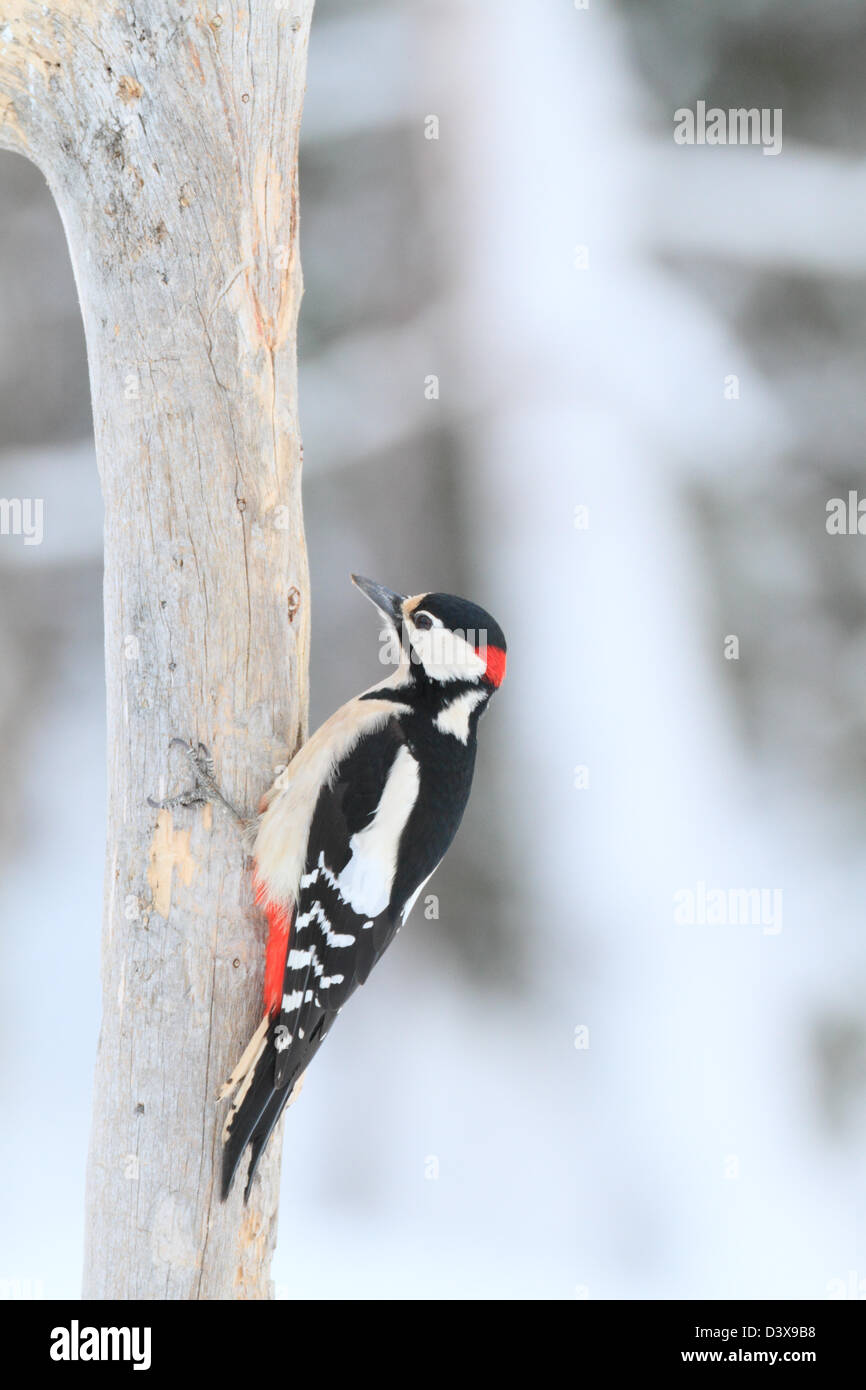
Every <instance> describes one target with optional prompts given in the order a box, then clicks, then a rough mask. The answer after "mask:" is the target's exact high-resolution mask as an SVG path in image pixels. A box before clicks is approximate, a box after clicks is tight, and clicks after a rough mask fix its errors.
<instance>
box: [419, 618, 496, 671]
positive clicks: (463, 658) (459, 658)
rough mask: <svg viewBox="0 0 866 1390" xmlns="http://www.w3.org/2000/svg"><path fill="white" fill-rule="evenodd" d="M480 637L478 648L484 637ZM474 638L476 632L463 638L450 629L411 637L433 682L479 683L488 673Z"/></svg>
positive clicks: (444, 628) (484, 658)
mask: <svg viewBox="0 0 866 1390" xmlns="http://www.w3.org/2000/svg"><path fill="white" fill-rule="evenodd" d="M477 637H478V644H479V646H482V644H483V642H484V633H483V632H482V633H478V634H477ZM475 638H476V633H474V632H469V633H467V634H466V636H465V637H464V636H463V635H462V634H461V633H459V632H452V631H451V630H450V629H449V628H447V627H431V628H427V629H426V630H425V629H422V630H420V631H419V630H418V629H417V628H416V629H415V630H414V631H413V633H412V646H413V647H414V649H415V654H416V656H417V657H418V660H419V661H420V662H421V664H422V666H423V667H424V670H425V671H426V672H427V674H428V676H430V678H431V680H436V681H443V682H447V681H476V680H480V678H481V677H482V676H483V675H484V674H485V672H486V670H487V658H486V656H479V654H478V652H477V651H476V650H475ZM467 639H472V640H467ZM482 649H483V647H482Z"/></svg>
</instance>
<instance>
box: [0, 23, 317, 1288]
mask: <svg viewBox="0 0 866 1390" xmlns="http://www.w3.org/2000/svg"><path fill="white" fill-rule="evenodd" d="M312 8H313V0H292V3H291V5H289V4H288V3H281V0H249V3H247V4H240V3H239V4H236V5H231V4H227V3H226V2H225V0H214V3H213V4H212V5H209V6H207V7H199V6H197V5H194V4H183V3H180V0H178V3H176V4H172V5H164V4H159V3H157V0H136V4H135V7H134V11H133V7H132V6H122V7H121V6H117V5H103V4H99V3H97V2H96V0H59V3H57V4H55V5H52V6H51V7H50V8H47V7H45V6H43V5H42V4H41V3H32V0H0V143H2V144H3V145H6V146H7V147H9V148H12V149H15V150H18V151H20V152H21V153H23V154H25V155H27V156H28V157H30V158H31V159H33V160H34V161H35V162H36V163H37V164H38V165H39V167H40V168H41V169H42V171H43V172H44V174H45V176H46V178H47V179H48V182H49V185H50V187H51V189H52V191H53V193H54V196H55V198H56V200H57V203H58V206H59V208H60V212H61V216H62V218H63V222H64V226H65V228H66V234H67V237H68V240H69V245H70V250H71V255H72V263H73V267H74V270H75V276H76V281H77V284H78V289H79V294H80V298H81V304H82V311H83V315H84V325H85V331H86V336H87V347H88V357H89V362H90V376H91V389H92V397H93V414H94V426H95V433H96V447H97V454H98V458H99V466H100V473H101V477H102V486H103V494H104V499H105V651H106V658H105V659H106V677H107V691H108V851H107V871H106V900H105V923H104V941H103V990H104V995H103V1022H102V1032H101V1037H100V1043H99V1054H98V1060H97V1068H96V1086H95V1097H94V1124H93V1135H92V1141H91V1152H90V1163H89V1171H88V1194H87V1222H86V1269H85V1281H84V1291H85V1296H87V1297H91V1298H158V1299H163V1298H169V1299H198V1298H265V1297H268V1296H269V1293H270V1284H269V1263H270V1256H271V1253H272V1250H273V1246H274V1241H275V1237H276V1208H277V1187H278V1173H279V1144H278V1143H274V1144H272V1145H271V1148H270V1152H269V1154H268V1156H267V1158H266V1160H265V1162H264V1163H263V1166H262V1178H261V1181H260V1182H259V1181H258V1180H257V1181H256V1184H255V1186H254V1190H253V1195H252V1197H251V1199H250V1203H249V1206H248V1207H247V1208H246V1209H244V1208H243V1206H242V1202H241V1188H242V1186H243V1184H242V1183H239V1184H237V1186H236V1190H235V1191H234V1193H233V1194H232V1198H231V1200H230V1201H229V1202H228V1203H226V1204H225V1205H222V1204H221V1203H220V1201H219V1192H218V1159H219V1150H220V1128H221V1124H222V1120H223V1107H222V1106H218V1105H217V1102H216V1092H217V1089H218V1087H219V1085H220V1083H221V1081H222V1080H223V1079H224V1078H225V1077H226V1076H227V1075H228V1073H229V1071H230V1069H231V1067H232V1065H233V1064H234V1063H235V1062H236V1061H237V1059H238V1056H239V1054H240V1052H241V1051H242V1050H243V1047H244V1045H245V1044H246V1042H247V1040H248V1037H249V1035H250V1033H251V1032H252V1030H253V1028H254V1027H255V1025H256V1023H257V1022H258V1019H259V1017H260V1010H261V974H262V960H263V928H262V926H261V924H260V923H259V921H258V920H257V915H256V913H255V912H254V911H252V910H251V907H250V884H249V874H248V872H247V865H246V863H245V859H244V853H243V848H242V845H241V842H240V837H239V834H238V830H237V827H236V825H235V824H234V823H233V821H232V820H231V818H230V817H229V816H228V814H227V813H226V812H225V811H224V810H223V809H222V808H211V807H207V808H206V809H205V810H204V811H202V810H201V809H199V810H179V811H175V812H173V813H172V812H168V811H162V812H159V813H157V812H155V811H153V810H152V809H151V808H150V807H149V806H148V804H147V796H148V794H153V795H154V796H158V795H161V794H162V793H163V791H164V790H165V789H166V787H168V789H169V790H172V791H173V790H176V789H177V788H178V787H179V786H180V785H181V783H185V782H187V781H188V778H187V776H186V771H185V768H184V767H183V765H182V759H180V758H179V757H178V756H177V755H176V754H175V755H174V757H175V759H176V760H175V761H174V762H173V763H172V765H171V769H170V770H169V763H168V758H169V755H168V744H169V740H170V739H171V738H172V737H173V736H175V735H180V736H183V737H185V738H194V739H200V740H202V741H203V742H204V743H205V744H207V746H208V748H209V749H210V751H211V753H212V754H213V756H214V760H215V765H216V776H217V780H218V781H220V783H221V784H222V785H223V787H224V788H225V789H226V791H227V794H228V795H229V797H230V799H232V800H233V801H234V802H235V804H237V805H238V806H240V807H241V808H242V809H245V810H247V811H249V810H252V809H254V808H255V806H256V804H257V802H258V798H259V796H260V795H261V792H262V791H263V789H264V788H265V787H266V786H267V785H268V784H269V782H270V780H271V779H272V776H273V769H274V766H275V765H277V764H278V763H280V762H284V761H285V760H286V758H287V756H288V755H289V754H291V752H293V751H294V749H295V747H296V746H297V745H298V744H299V743H300V742H301V740H302V739H303V737H304V736H305V732H306V667H307V645H308V625H309V588H308V575H307V561H306V553H305V549H304V539H303V526H302V514H301V499H300V456H301V448H300V440H299V432H298V422H297V408H296V406H297V399H296V322H297V313H298V306H299V301H300V296H301V272H300V266H299V261H298V251H297V227H298V206H297V146H298V129H299V123H300V114H301V105H302V100H303V92H304V73H305V65H306V53H307V41H308V36H309V26H310V19H311V14H312ZM50 350H51V345H50V344H46V351H50ZM50 526H51V520H50V514H49V515H48V516H47V517H46V539H47V540H49V541H50ZM50 790H51V794H52V795H58V794H61V795H71V796H74V795H75V789H74V788H53V789H50ZM57 890H58V910H59V911H61V912H62V910H63V899H62V885H60V884H58V885H57ZM72 1008H74V1000H70V1009H72ZM46 1026H51V1027H53V1029H54V1030H55V1032H56V1037H57V1078H56V1082H57V1084H58V1085H60V1086H62V1085H63V1021H62V1020H53V1021H50V1020H46ZM47 1099H48V1102H49V1103H50V1093H47ZM58 1143H62V1136H58Z"/></svg>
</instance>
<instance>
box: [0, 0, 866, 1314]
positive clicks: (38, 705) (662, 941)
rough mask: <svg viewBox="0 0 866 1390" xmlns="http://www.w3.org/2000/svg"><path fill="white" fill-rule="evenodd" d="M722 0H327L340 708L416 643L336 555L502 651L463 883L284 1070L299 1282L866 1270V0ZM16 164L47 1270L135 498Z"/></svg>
mask: <svg viewBox="0 0 866 1390" xmlns="http://www.w3.org/2000/svg"><path fill="white" fill-rule="evenodd" d="M709 9H710V7H706V6H698V5H695V4H687V3H685V0H620V3H619V4H618V5H611V6H608V5H605V4H602V3H601V0H591V3H590V8H589V9H587V10H580V9H578V8H577V7H576V6H575V5H573V4H572V3H571V0H538V3H536V4H534V5H532V6H531V7H530V6H527V5H526V4H522V3H518V0H472V2H471V3H466V0H462V3H460V2H458V0H418V3H416V4H415V5H413V6H412V7H411V9H410V8H409V7H407V6H404V5H400V4H399V3H398V0H379V3H369V4H366V5H365V6H364V7H363V9H361V8H360V7H358V6H356V5H354V4H352V3H349V0H318V7H317V17H316V20H315V22H314V33H313V39H312V46H311V62H310V72H309V94H308V104H307V113H306V118H305V125H304V144H303V156H302V232H301V236H302V255H303V261H304V270H305V279H306V284H307V291H306V297H305V300H304V306H303V311H302V339H301V360H302V371H301V412H302V415H301V418H302V424H303V430H304V439H305V457H306V465H305V466H306V478H305V482H306V487H305V493H306V508H307V521H308V534H309V545H310V554H311V566H312V577H313V591H314V598H315V617H314V647H313V668H312V695H313V715H314V722H318V721H320V720H321V719H322V718H324V717H325V716H326V715H327V714H328V713H329V712H330V710H331V709H332V708H334V706H335V705H336V704H337V703H339V702H340V701H341V700H343V699H345V698H346V697H348V696H349V695H351V694H352V693H354V692H355V691H356V690H357V689H360V688H362V686H363V685H365V684H368V683H370V682H371V681H372V680H373V679H375V678H377V676H378V675H379V674H380V671H379V668H378V665H377V662H376V651H377V643H376V629H375V623H374V621H373V620H372V618H371V615H370V612H369V610H368V607H367V605H365V604H363V603H362V601H361V600H360V599H358V597H357V595H355V593H354V592H353V591H352V590H351V588H350V587H349V585H348V581H347V576H348V572H349V571H350V570H360V571H361V572H362V573H368V574H371V575H372V576H374V577H375V578H378V579H381V580H382V581H383V582H385V583H387V584H390V585H393V586H394V587H400V588H405V590H406V591H411V592H417V591H419V590H422V589H425V588H428V589H430V588H444V589H451V590H453V591H456V592H462V593H465V594H467V595H468V596H470V597H472V598H474V599H476V600H478V601H479V602H481V603H483V604H484V605H485V606H487V607H488V608H490V609H491V610H492V611H493V612H494V613H495V614H496V616H497V618H498V619H499V620H500V622H501V623H502V626H503V628H504V629H505V631H506V634H507V637H508V640H509V675H508V680H507V682H506V685H505V687H504V688H503V691H502V693H501V695H500V696H499V697H497V700H496V702H495V704H494V706H493V709H492V711H491V713H490V715H489V717H488V718H487V719H486V720H485V723H484V727H483V729H482V736H483V737H482V744H483V746H482V749H481V755H480V759H479V768H478V776H477V782H476V790H475V793H474V796H473V801H472V803H471V805H470V809H469V812H468V815H467V818H466V821H465V823H464V827H463V829H462V831H461V835H460V838H459V841H458V843H457V845H456V846H455V848H454V850H453V851H452V853H451V855H450V856H449V859H448V860H447V862H446V865H445V867H444V868H443V869H442V871H441V872H440V874H439V875H437V878H436V879H435V880H434V881H433V883H432V884H431V891H435V892H436V893H437V895H438V897H439V901H440V916H439V919H438V920H437V921H425V919H424V917H423V915H422V913H421V912H420V910H416V916H415V917H414V918H413V920H412V927H411V929H407V931H406V932H404V933H402V934H401V936H400V939H399V941H398V943H397V945H396V946H395V948H394V949H393V951H391V952H390V953H389V955H388V956H387V957H386V959H385V960H384V961H383V963H382V965H381V966H380V967H379V969H378V970H377V973H376V975H375V976H374V978H373V980H372V981H371V982H370V984H369V985H368V987H367V988H365V989H364V990H363V991H362V992H361V994H360V995H359V996H357V998H356V999H355V1001H354V1002H353V1005H352V1007H351V1008H350V1009H348V1010H346V1012H345V1014H344V1015H343V1016H342V1017H341V1020H340V1025H339V1028H337V1029H335V1031H334V1033H333V1036H332V1038H331V1040H330V1041H329V1045H328V1048H327V1049H324V1050H323V1052H322V1054H321V1056H320V1058H319V1059H318V1060H317V1062H316V1065H315V1067H314V1069H313V1070H312V1071H311V1073H310V1076H309V1077H308V1079H307V1084H306V1086H305V1089H304V1094H303V1097H302V1099H301V1101H300V1103H299V1104H298V1105H297V1107H295V1108H294V1109H293V1110H292V1112H291V1114H290V1115H289V1117H288V1121H287V1125H286V1139H285V1146H284V1152H285V1159H284V1162H285V1187H284V1198H283V1202H282V1207H281V1215H280V1223H281V1225H280V1241H279V1246H278V1250H277V1255H276V1259H275V1262H274V1270H273V1273H274V1278H275V1281H276V1285H277V1293H278V1296H282V1297H286V1298H294V1297H304V1296H315V1297H332V1298H343V1297H347V1298H350V1297H359V1296H362V1297H372V1298H426V1297H432V1298H436V1297H447V1296H450V1297H460V1298H474V1297H495V1298H538V1297H544V1298H604V1297H615V1298H646V1297H657V1298H658V1297H701V1298H703V1297H714V1296H721V1297H735V1296H738V1297H749V1296H755V1297H770V1296H778V1297H795V1296H805V1297H813V1298H823V1297H828V1296H842V1295H844V1296H848V1297H850V1296H860V1297H862V1296H866V1249H864V1234H866V1232H864V1225H866V1222H864V1217H866V1212H864V1205H866V1204H864V1195H863V1192H864V1185H863V1176H862V1175H863V1150H864V1139H866V1004H864V997H866V936H864V931H863V918H864V911H863V903H864V900H866V856H864V853H863V838H864V830H866V698H864V697H866V539H864V538H862V537H858V536H844V537H831V536H828V534H827V532H826V528H825V507H826V503H827V501H828V499H829V498H831V497H835V496H847V493H848V490H849V489H852V488H853V489H856V488H858V487H859V488H861V489H863V491H864V492H866V465H864V458H863V450H862V440H863V436H864V425H866V418H864V417H866V395H864V393H863V390H862V380H863V370H864V366H866V334H864V329H863V324H864V309H866V175H864V167H866V166H864V155H866V98H864V89H863V87H862V82H861V77H860V75H861V74H862V66H863V62H864V61H866V16H864V14H863V12H862V9H861V8H860V7H859V6H857V5H855V4H854V3H853V0H824V3H823V4H822V6H821V8H820V11H818V10H817V9H816V7H815V6H814V5H811V6H810V5H807V4H805V3H801V0H730V3H728V4H726V5H725V6H724V7H723V11H722V10H721V9H719V10H718V11H717V12H716V13H715V14H713V13H708V10H709ZM359 54H363V55H364V56H363V61H359ZM698 100H707V101H708V102H709V103H710V104H717V105H720V106H725V107H727V106H732V105H746V106H759V107H763V106H767V107H781V108H782V109H783V112H784V149H783V153H782V154H781V155H780V156H779V157H778V158H766V157H763V156H762V155H761V152H760V150H758V149H752V148H739V149H734V148H712V147H703V148H684V147H678V146H676V145H675V144H674V143H673V139H672V130H673V112H674V111H675V110H676V109H677V108H679V107H683V106H694V104H695V102H696V101H698ZM430 115H436V116H437V117H438V120H439V138H438V139H437V140H429V139H426V138H425V128H427V129H428V130H429V122H427V118H428V117H429V116H430ZM0 207H2V216H0V496H3V497H20V496H32V497H42V498H44V501H45V539H44V543H43V544H42V545H41V546H33V547H25V546H24V545H23V543H22V540H21V538H16V537H12V536H0V653H2V661H0V746H2V757H3V769H4V777H3V781H2V788H0V922H2V932H3V938H2V940H3V955H2V962H3V968H2V971H0V1043H2V1048H3V1066H2V1068H0V1113H2V1115H3V1125H2V1133H0V1154H2V1157H0V1176H2V1182H0V1296H2V1295H3V1294H6V1295H7V1296H10V1295H11V1296H22V1295H23V1296H29V1295H32V1294H33V1293H41V1294H43V1295H44V1296H46V1297H52V1296H64V1295H74V1294H75V1293H76V1292H77V1289H78V1282H79V1277H80V1265H81V1244H82V1226H83V1215H82V1202H83V1187H84V1168H85V1161H86V1149H87V1138H88V1127H89V1104H90V1082H91V1072H92V1065H93V1055H94V1049H95V1043H96V1036H97V1031H98V1026H99V1010H100V995H99V982H98V946H99V932H100V911H101V898H102V852H103V838H104V830H103V810H104V747H103V744H104V715H103V687H102V648H101V641H102V638H101V612H100V548H101V536H100V527H101V510H100V508H101V504H100V498H99V490H98V483H97V478H96V471H95V465H94V462H93V454H92V445H91V443H90V441H89V402H88V395H87V380H86V364H85V360H84V349H83V341H82V334H81V326H80V320H79V317H78V310H77V305H76V302H75V295H74V288H73V285H72V277H71V271H70V269H69V265H68V258H67V256H66V252H65V247H64V243H63V238H62V232H61V229H60V226H59V220H58V218H57V215H56V212H55V211H54V208H53V205H52V203H51V200H50V198H49V195H48V192H47V190H46V188H45V186H44V183H43V181H42V180H41V177H40V176H39V174H38V173H37V172H36V171H35V170H34V169H33V168H31V167H30V166H28V165H27V164H25V163H24V161H22V160H20V159H18V158H16V157H14V156H12V155H6V154H3V155H0ZM580 248H585V249H583V250H581V249H580ZM584 262H588V264H587V265H586V268H578V267H579V266H581V265H583V264H584ZM431 374H435V375H437V376H438V377H439V383H440V390H439V398H438V399H435V400H429V399H427V398H426V397H425V392H424V382H425V378H427V377H428V376H429V375H431ZM731 375H735V376H736V377H737V378H738V381H739V397H738V398H736V399H726V395H725V382H726V379H728V378H730V377H731ZM576 508H587V509H588V517H589V524H588V527H586V528H585V529H582V528H580V527H579V526H576V524H575V521H576V517H577V519H578V521H579V520H580V518H581V517H582V516H583V515H584V513H576ZM732 635H733V636H736V637H738V639H739V658H738V659H737V660H728V659H726V657H725V643H726V639H727V638H729V637H730V636H732ZM587 782H588V785H583V784H585V783H587ZM146 790H147V789H143V794H144V792H146ZM701 883H704V884H706V885H707V886H708V888H720V889H722V890H723V891H724V892H725V893H728V892H730V891H735V890H738V889H752V888H755V889H764V890H767V891H772V890H781V893H782V899H781V901H782V918H781V930H778V931H776V930H772V929H771V930H766V929H765V928H764V927H762V925H761V924H760V923H756V924H753V925H733V924H728V925H700V924H694V925H684V924H681V923H678V922H677V921H676V920H675V913H674V899H675V894H677V893H680V892H682V891H684V890H693V891H694V890H696V889H697V887H698V885H699V884H701ZM776 925H778V923H777V924H776Z"/></svg>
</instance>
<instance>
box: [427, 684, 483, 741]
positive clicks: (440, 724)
mask: <svg viewBox="0 0 866 1390" xmlns="http://www.w3.org/2000/svg"><path fill="white" fill-rule="evenodd" d="M486 698H487V697H486V695H485V693H484V691H483V690H467V691H466V693H465V695H458V696H457V699H456V700H452V701H451V703H450V705H446V706H445V708H444V709H443V710H440V712H439V714H438V715H437V716H436V728H437V729H438V730H439V732H440V733H441V734H453V735H454V737H455V738H456V739H459V740H460V742H461V743H468V741H469V716H470V715H471V713H472V711H473V710H474V709H475V708H476V706H477V705H480V704H481V702H482V701H483V700H485V699H486Z"/></svg>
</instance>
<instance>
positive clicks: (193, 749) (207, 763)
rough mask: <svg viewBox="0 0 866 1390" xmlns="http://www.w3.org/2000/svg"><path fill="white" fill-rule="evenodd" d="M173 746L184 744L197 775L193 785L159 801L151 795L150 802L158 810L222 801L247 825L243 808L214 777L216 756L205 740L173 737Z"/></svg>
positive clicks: (241, 823) (148, 799)
mask: <svg viewBox="0 0 866 1390" xmlns="http://www.w3.org/2000/svg"><path fill="white" fill-rule="evenodd" d="M168 746H169V748H170V749H171V748H182V749H183V751H184V756H185V758H186V761H187V764H188V766H189V769H190V771H191V772H192V776H193V785H192V786H191V787H186V788H185V789H184V790H183V791H180V792H177V793H176V794H175V795H174V796H166V797H164V798H163V799H162V800H161V801H155V800H154V798H153V797H152V796H149V797H148V798H147V804H148V806H153V808H154V810H157V811H173V810H174V809H175V808H176V807H178V806H206V805H207V804H208V803H209V802H212V801H219V802H220V803H221V804H222V805H223V806H225V808H226V810H227V811H230V812H231V814H232V815H233V816H234V818H235V820H236V821H237V822H238V823H239V825H241V826H243V827H246V824H247V822H246V819H245V818H244V817H243V816H242V815H241V813H240V811H238V810H237V808H236V807H234V806H233V805H232V803H231V802H230V801H229V799H228V797H226V796H224V795H223V792H222V791H221V790H220V788H219V787H218V786H217V784H216V782H215V781H214V768H213V758H212V757H211V755H210V753H209V752H208V750H207V749H206V748H205V746H204V744H203V743H197V744H194V743H187V741H186V739H184V738H173V739H172V740H171V743H170V744H169V745H168Z"/></svg>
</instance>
